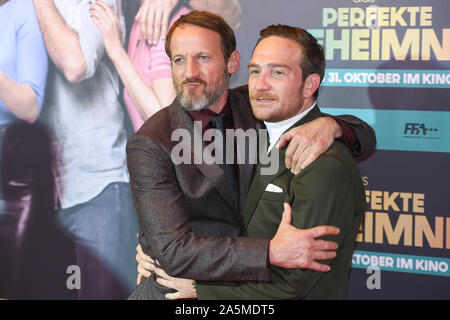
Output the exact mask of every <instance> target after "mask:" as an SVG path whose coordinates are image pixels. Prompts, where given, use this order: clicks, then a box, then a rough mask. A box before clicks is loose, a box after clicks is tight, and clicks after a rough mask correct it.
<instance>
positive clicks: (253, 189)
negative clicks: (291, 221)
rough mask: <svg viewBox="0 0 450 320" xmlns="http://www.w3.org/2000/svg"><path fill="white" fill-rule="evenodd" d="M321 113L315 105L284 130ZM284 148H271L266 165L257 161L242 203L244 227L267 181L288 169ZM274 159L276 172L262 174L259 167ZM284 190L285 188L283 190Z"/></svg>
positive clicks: (303, 122) (253, 211) (263, 166)
mask: <svg viewBox="0 0 450 320" xmlns="http://www.w3.org/2000/svg"><path fill="white" fill-rule="evenodd" d="M321 115H322V114H321V112H320V109H319V107H317V106H316V107H314V108H313V109H312V110H311V111H310V112H308V114H307V115H306V116H304V117H303V118H302V119H300V120H299V121H297V122H296V123H295V124H294V125H293V126H291V127H290V128H289V129H287V130H286V131H289V130H290V129H292V128H294V127H298V126H300V125H302V124H305V123H307V122H310V121H312V120H314V119H316V118H318V117H320V116H321ZM286 149H287V146H285V147H284V148H282V149H280V150H279V151H278V152H276V151H277V150H275V149H272V150H271V152H270V153H269V155H271V156H272V155H273V157H271V162H269V164H267V165H261V163H260V161H258V165H257V167H256V170H255V174H254V176H253V179H252V181H251V185H250V189H249V191H248V195H247V199H246V201H245V204H244V213H243V219H244V227H245V228H247V226H248V224H249V222H250V220H251V218H252V216H253V214H254V213H255V209H256V207H257V206H258V203H259V200H260V198H261V195H262V194H263V192H264V191H265V190H266V187H267V185H268V184H269V183H271V182H272V181H273V180H275V179H276V178H277V177H278V176H280V175H281V174H282V173H283V172H285V171H286V170H288V169H286V165H285V157H286ZM260 152H261V151H260ZM272 152H274V154H272ZM275 153H278V154H279V155H278V157H275ZM274 160H278V164H279V167H278V170H277V171H276V173H275V174H271V175H262V174H261V169H263V168H267V167H269V166H270V165H271V164H272V161H274ZM286 191H287V190H285V192H286Z"/></svg>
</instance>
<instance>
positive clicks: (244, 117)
mask: <svg viewBox="0 0 450 320" xmlns="http://www.w3.org/2000/svg"><path fill="white" fill-rule="evenodd" d="M245 92H248V91H247V90H246V91H245ZM228 99H229V103H230V107H231V112H232V114H233V123H234V128H235V129H242V130H244V131H246V130H248V129H256V127H255V126H256V123H257V121H256V120H255V118H254V117H253V114H252V112H251V109H250V104H249V101H248V96H247V95H237V94H233V91H231V92H230V94H229V95H228ZM254 147H256V146H250V145H249V144H248V143H247V144H246V146H245V148H243V146H236V151H237V159H245V160H244V161H243V162H244V163H239V162H238V166H237V167H238V178H239V209H240V211H242V208H243V206H244V202H245V198H246V195H247V192H248V189H249V187H250V181H251V178H252V175H253V170H254V168H255V165H256V163H255V162H253V163H251V161H250V155H251V152H252V148H254ZM255 150H256V148H255ZM253 152H254V151H253Z"/></svg>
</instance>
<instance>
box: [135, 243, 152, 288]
mask: <svg viewBox="0 0 450 320" xmlns="http://www.w3.org/2000/svg"><path fill="white" fill-rule="evenodd" d="M136 251H137V254H136V261H137V263H138V267H137V271H138V277H137V281H136V283H137V284H138V285H139V284H141V281H142V277H146V278H148V277H150V275H151V274H152V273H151V272H150V271H151V270H154V269H155V262H154V261H153V259H152V258H150V257H149V256H148V255H146V254H145V253H144V251H142V247H141V245H140V244H138V246H137V247H136Z"/></svg>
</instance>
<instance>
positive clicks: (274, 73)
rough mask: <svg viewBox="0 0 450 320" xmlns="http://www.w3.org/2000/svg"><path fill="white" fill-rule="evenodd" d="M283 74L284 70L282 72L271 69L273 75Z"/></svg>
mask: <svg viewBox="0 0 450 320" xmlns="http://www.w3.org/2000/svg"><path fill="white" fill-rule="evenodd" d="M283 74H284V72H282V71H278V70H274V71H273V75H274V76H282V75H283Z"/></svg>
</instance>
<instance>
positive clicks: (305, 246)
mask: <svg viewBox="0 0 450 320" xmlns="http://www.w3.org/2000/svg"><path fill="white" fill-rule="evenodd" d="M291 218H292V210H291V207H290V205H289V204H288V203H285V204H284V212H283V217H282V219H281V223H280V226H279V227H278V231H277V233H276V234H275V236H274V237H273V239H272V240H270V241H269V259H270V264H272V265H275V266H278V267H282V268H286V269H295V268H305V269H311V270H315V271H320V272H328V271H330V267H329V266H327V265H325V264H320V263H318V262H316V261H315V260H330V259H333V258H334V257H336V252H335V250H336V249H337V248H338V244H337V243H336V242H333V241H325V240H316V239H315V238H318V237H322V236H325V235H337V234H339V232H340V231H339V228H336V227H333V226H320V227H315V228H312V229H307V230H302V229H297V228H295V227H293V226H292V225H291Z"/></svg>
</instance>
